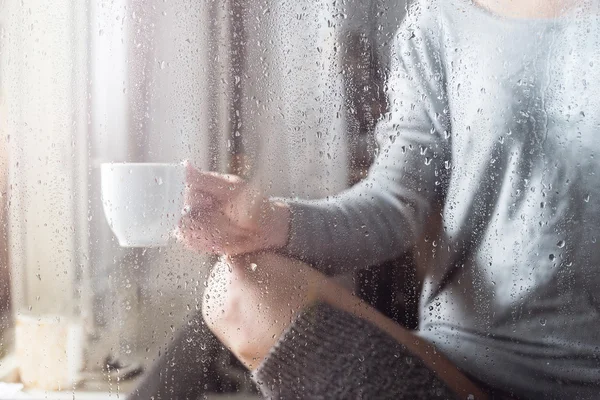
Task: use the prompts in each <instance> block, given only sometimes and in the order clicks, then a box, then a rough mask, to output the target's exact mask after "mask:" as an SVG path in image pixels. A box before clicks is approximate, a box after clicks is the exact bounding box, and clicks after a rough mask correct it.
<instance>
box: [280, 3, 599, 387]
mask: <svg viewBox="0 0 600 400" xmlns="http://www.w3.org/2000/svg"><path fill="white" fill-rule="evenodd" d="M594 11H595V10H594ZM584 14H585V15H584ZM592 14H593V15H592ZM387 90H388V95H389V100H390V107H391V111H390V113H389V115H388V116H387V117H386V118H385V119H384V120H383V121H381V123H380V124H379V127H378V138H379V143H380V148H379V154H378V157H377V160H376V163H375V164H374V166H373V167H372V169H371V171H370V175H369V177H368V178H367V179H366V180H365V181H363V182H362V183H360V184H358V185H356V186H355V187H353V188H351V189H349V190H347V191H346V192H343V193H341V194H339V195H338V196H335V197H333V198H329V199H323V200H318V201H290V204H291V207H292V225H291V235H290V242H289V244H288V246H287V251H288V252H289V253H291V254H292V255H294V256H296V257H300V258H303V259H305V260H307V261H310V262H313V263H315V265H317V266H318V267H319V268H322V269H324V270H327V271H329V272H341V271H343V270H349V269H356V268H361V267H364V266H366V265H369V264H376V263H380V262H382V261H385V260H388V259H391V258H394V257H396V256H399V255H401V254H402V253H403V252H405V251H407V250H409V249H411V248H414V247H415V246H416V245H422V246H421V247H420V248H421V249H423V248H425V249H426V251H425V252H424V253H425V254H421V255H420V256H421V258H424V259H425V260H426V265H427V268H426V271H425V285H424V289H423V293H422V299H421V312H420V318H421V323H420V329H419V335H421V336H422V337H424V338H426V339H427V340H429V341H431V342H433V343H435V344H436V345H437V346H438V347H439V349H440V350H441V351H443V352H444V353H445V354H446V355H447V356H448V357H449V358H450V359H451V360H453V361H454V362H455V363H456V364H457V365H458V366H459V367H461V368H462V369H463V370H465V371H466V372H467V373H469V374H470V375H472V376H474V377H475V378H477V379H480V380H482V381H485V382H487V383H489V384H490V385H493V386H496V387H501V388H506V389H510V390H514V391H515V392H516V393H519V394H521V395H524V396H533V397H537V396H539V395H540V394H541V393H552V394H553V395H555V396H557V397H559V398H564V397H566V396H576V397H577V398H596V397H597V396H600V359H599V357H600V312H599V311H600V273H599V265H600V247H599V246H600V245H599V244H598V242H597V241H598V240H600V169H599V168H598V167H599V164H600V138H599V137H597V136H598V135H599V134H600V100H599V99H600V18H598V17H597V14H595V13H592V10H590V9H586V10H583V11H582V10H574V11H572V12H571V13H570V14H569V15H567V16H565V17H561V18H560V19H553V20H543V19H540V20H521V19H508V18H500V17H496V16H493V15H491V14H489V13H487V12H486V11H483V10H481V9H479V8H477V7H476V6H474V5H472V4H471V3H470V2H468V1H467V0H445V1H435V0H433V1H420V2H418V3H417V4H415V6H414V7H413V8H412V9H411V10H410V12H409V15H408V17H407V19H406V20H405V22H404V24H403V26H402V27H401V29H400V30H399V32H398V35H397V38H396V43H395V46H394V54H393V56H392V66H391V68H390V71H389V77H388V87H387ZM440 216H441V223H440V224H439V226H437V225H435V226H433V227H432V222H431V221H433V220H436V218H437V219H439V217H440ZM426 228H427V229H430V230H431V229H435V231H434V234H430V233H427V232H426V231H425V230H426ZM421 251H423V250H421Z"/></svg>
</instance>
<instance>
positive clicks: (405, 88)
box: [285, 2, 450, 273]
mask: <svg viewBox="0 0 600 400" xmlns="http://www.w3.org/2000/svg"><path fill="white" fill-rule="evenodd" d="M419 3H422V2H419ZM419 3H416V4H415V6H414V7H412V8H411V9H410V11H409V14H408V16H407V17H406V18H405V20H404V22H403V24H402V27H401V28H400V29H399V31H398V33H397V35H396V38H395V42H394V45H393V50H392V57H391V60H392V61H391V68H390V73H389V76H388V80H387V81H388V85H387V90H386V91H387V96H388V99H389V104H390V109H389V113H388V115H387V116H386V117H385V118H384V119H382V121H380V123H379V124H378V127H377V130H376V135H377V140H378V144H379V150H378V155H377V157H376V160H375V162H374V164H373V166H372V167H371V169H370V171H369V175H368V177H367V178H366V179H365V180H364V181H362V182H360V183H359V184H357V185H355V186H354V187H352V188H350V189H349V190H347V191H345V192H342V193H341V194H339V195H337V196H334V197H331V198H327V199H321V200H310V201H301V200H290V201H288V204H289V205H290V209H291V215H292V220H291V226H290V237H289V239H288V244H287V246H286V248H285V251H286V253H287V254H288V255H291V256H293V257H296V258H300V259H302V260H304V261H307V262H310V263H312V264H314V265H315V266H316V267H317V268H319V269H321V270H324V272H328V273H337V272H346V271H347V270H348V269H354V268H360V267H365V266H368V265H373V264H378V263H381V262H384V261H387V260H389V259H393V258H396V257H398V256H400V255H401V254H403V253H404V252H405V251H406V250H407V249H408V248H409V247H411V246H412V245H414V244H415V242H416V240H417V239H418V238H419V236H420V235H421V232H422V229H423V226H424V224H426V223H427V220H428V216H429V215H430V214H431V213H432V212H434V210H435V209H436V207H435V206H436V201H438V202H439V201H440V199H441V195H442V188H443V186H444V179H445V175H446V174H447V171H448V169H449V156H448V153H449V151H448V149H449V136H450V135H449V123H448V107H447V102H446V94H445V79H444V70H443V68H442V61H441V59H440V55H441V52H440V44H439V40H440V34H439V30H440V27H439V21H437V16H436V11H435V8H434V7H433V6H431V7H429V8H427V7H426V6H425V5H421V4H419Z"/></svg>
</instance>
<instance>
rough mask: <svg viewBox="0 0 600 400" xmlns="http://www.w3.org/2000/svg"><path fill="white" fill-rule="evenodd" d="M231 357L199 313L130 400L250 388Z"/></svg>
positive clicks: (184, 398) (181, 398) (170, 399)
mask: <svg viewBox="0 0 600 400" xmlns="http://www.w3.org/2000/svg"><path fill="white" fill-rule="evenodd" d="M230 357H231V355H230V353H229V352H226V351H223V350H222V345H221V344H220V343H219V341H218V340H217V339H216V338H215V336H214V335H213V334H212V332H210V330H209V329H208V328H207V327H206V325H205V324H204V322H203V321H202V316H201V315H200V313H198V314H196V315H194V317H193V318H192V319H190V320H189V321H187V323H186V324H184V326H183V327H182V328H181V329H180V330H179V331H178V332H177V335H176V336H175V337H174V338H173V340H172V341H171V342H169V343H168V345H167V346H166V349H165V350H164V351H162V352H161V353H160V356H159V358H158V359H157V360H156V361H154V363H153V364H152V365H151V367H150V370H149V371H148V372H147V373H145V374H144V376H143V377H142V379H141V380H140V383H139V385H138V386H137V387H136V388H135V389H134V390H133V392H132V393H131V394H130V395H129V396H128V397H127V399H128V400H148V399H154V400H161V399H162V400H196V399H199V398H201V397H202V395H203V394H206V393H220V392H224V391H225V392H238V391H240V390H244V389H245V390H246V391H248V390H250V389H251V388H252V383H251V382H250V381H249V379H248V380H246V382H244V379H243V378H244V377H241V376H240V377H237V378H238V379H234V377H233V376H232V375H233V374H234V373H235V370H234V368H233V366H232V365H231V359H230ZM239 371H240V372H242V369H241V368H239Z"/></svg>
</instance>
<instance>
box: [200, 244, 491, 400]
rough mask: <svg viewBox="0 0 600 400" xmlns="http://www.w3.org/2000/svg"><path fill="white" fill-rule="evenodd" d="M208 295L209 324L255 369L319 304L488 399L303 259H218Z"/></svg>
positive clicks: (454, 385) (464, 393)
mask: <svg viewBox="0 0 600 400" xmlns="http://www.w3.org/2000/svg"><path fill="white" fill-rule="evenodd" d="M206 294H207V296H206V298H205V302H204V306H203V315H204V318H205V320H206V322H207V325H208V326H209V327H210V329H211V330H212V331H213V332H214V333H215V335H216V336H217V337H218V338H219V339H220V340H221V341H222V342H223V343H224V344H225V345H226V346H227V347H229V348H230V349H231V351H232V352H233V353H234V354H235V355H236V356H237V357H238V358H239V359H240V360H241V361H242V362H243V363H244V364H245V365H246V366H247V367H248V368H249V369H251V370H253V369H256V368H257V367H258V366H259V365H260V363H261V362H263V360H264V359H265V358H266V357H267V356H268V355H269V352H270V351H271V349H272V348H273V347H274V346H275V345H276V344H277V343H278V340H279V338H280V337H281V336H282V335H283V334H284V333H285V332H286V331H287V330H288V328H289V327H290V325H292V323H293V322H294V320H295V319H296V318H297V316H298V315H299V314H301V313H302V312H303V311H304V310H306V309H307V308H310V307H311V306H312V305H314V304H317V303H319V304H326V305H328V306H331V307H333V308H335V309H337V310H340V311H342V314H345V315H349V314H351V315H352V316H355V317H359V318H360V321H362V322H361V323H368V324H367V325H368V326H375V327H377V328H378V329H377V330H378V331H382V332H384V333H385V334H387V335H384V336H386V338H389V337H391V338H393V340H392V343H397V344H399V345H402V346H403V348H406V349H407V350H408V351H409V352H410V353H411V355H413V356H416V357H417V358H418V359H420V360H421V361H422V363H423V364H424V365H425V366H426V367H427V368H428V369H429V370H431V371H434V372H435V374H437V377H439V378H440V379H441V380H442V381H443V382H444V383H445V384H446V385H447V387H449V388H450V389H451V390H452V391H453V392H454V393H456V394H457V395H458V396H459V397H460V398H476V399H485V398H487V397H486V395H485V394H484V393H483V392H482V391H481V390H480V389H479V388H478V387H477V386H476V385H474V384H473V383H472V382H471V381H470V380H469V379H468V378H467V377H466V376H465V375H463V374H462V373H461V372H460V371H459V370H458V369H457V368H456V367H455V366H454V365H453V364H452V363H451V362H450V361H449V360H447V359H446V358H445V357H443V356H442V355H441V354H440V353H439V352H436V351H435V348H434V347H433V346H432V345H431V344H430V343H427V342H425V341H424V340H423V339H421V338H419V337H417V336H415V335H414V334H413V333H411V332H410V331H408V330H406V329H404V328H402V327H401V326H399V325H398V324H396V323H394V322H393V321H391V320H390V319H388V318H386V317H385V316H383V315H382V314H380V313H379V312H377V311H376V310H375V309H373V308H372V307H370V306H368V305H367V304H365V303H364V302H362V301H361V300H359V299H358V298H356V297H354V296H353V295H352V294H351V293H350V292H349V291H348V290H346V289H344V288H342V287H340V286H339V285H337V284H335V283H334V282H333V281H332V280H331V279H329V278H326V277H325V276H324V275H322V274H320V273H319V272H317V271H316V270H314V269H312V268H310V267H309V266H308V265H306V264H303V263H301V262H299V261H296V260H291V259H288V258H285V257H282V256H279V255H276V254H270V253H264V254H260V255H249V256H244V257H239V258H236V259H232V260H229V261H228V262H220V263H217V265H215V267H214V270H213V272H212V274H211V278H210V280H209V287H208V288H207V291H206ZM363 326H364V325H363ZM471 396H472V397H471Z"/></svg>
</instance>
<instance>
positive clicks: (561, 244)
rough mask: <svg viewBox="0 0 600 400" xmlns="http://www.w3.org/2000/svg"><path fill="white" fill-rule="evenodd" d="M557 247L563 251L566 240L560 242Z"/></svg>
mask: <svg viewBox="0 0 600 400" xmlns="http://www.w3.org/2000/svg"><path fill="white" fill-rule="evenodd" d="M556 246H557V247H558V248H559V249H562V248H563V247H565V241H564V240H559V241H558V242H557V243H556Z"/></svg>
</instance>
